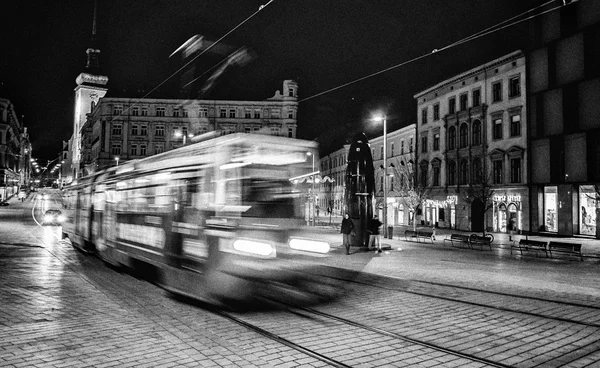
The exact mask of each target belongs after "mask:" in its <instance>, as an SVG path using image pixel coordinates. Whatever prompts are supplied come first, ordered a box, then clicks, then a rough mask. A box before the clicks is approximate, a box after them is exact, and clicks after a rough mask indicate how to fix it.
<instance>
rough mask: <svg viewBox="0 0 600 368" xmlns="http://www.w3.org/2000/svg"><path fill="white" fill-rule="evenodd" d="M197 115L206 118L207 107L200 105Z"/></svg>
mask: <svg viewBox="0 0 600 368" xmlns="http://www.w3.org/2000/svg"><path fill="white" fill-rule="evenodd" d="M198 116H199V117H201V118H207V117H208V108H207V107H201V108H200V110H198Z"/></svg>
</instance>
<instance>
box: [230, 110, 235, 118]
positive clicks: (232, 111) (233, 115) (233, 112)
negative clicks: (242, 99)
mask: <svg viewBox="0 0 600 368" xmlns="http://www.w3.org/2000/svg"><path fill="white" fill-rule="evenodd" d="M229 117H230V118H235V109H229Z"/></svg>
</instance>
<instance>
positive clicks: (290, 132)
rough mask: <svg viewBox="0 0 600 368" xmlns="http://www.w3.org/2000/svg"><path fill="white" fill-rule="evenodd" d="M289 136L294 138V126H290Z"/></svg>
mask: <svg viewBox="0 0 600 368" xmlns="http://www.w3.org/2000/svg"><path fill="white" fill-rule="evenodd" d="M288 137H289V138H294V128H288Z"/></svg>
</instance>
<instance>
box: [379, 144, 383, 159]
mask: <svg viewBox="0 0 600 368" xmlns="http://www.w3.org/2000/svg"><path fill="white" fill-rule="evenodd" d="M379 153H380V157H381V158H383V146H381V151H380V152H379Z"/></svg>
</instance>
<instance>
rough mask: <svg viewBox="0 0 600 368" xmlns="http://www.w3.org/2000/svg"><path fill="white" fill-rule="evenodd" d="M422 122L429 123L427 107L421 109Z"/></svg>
mask: <svg viewBox="0 0 600 368" xmlns="http://www.w3.org/2000/svg"><path fill="white" fill-rule="evenodd" d="M421 124H427V108H424V109H422V110H421Z"/></svg>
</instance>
